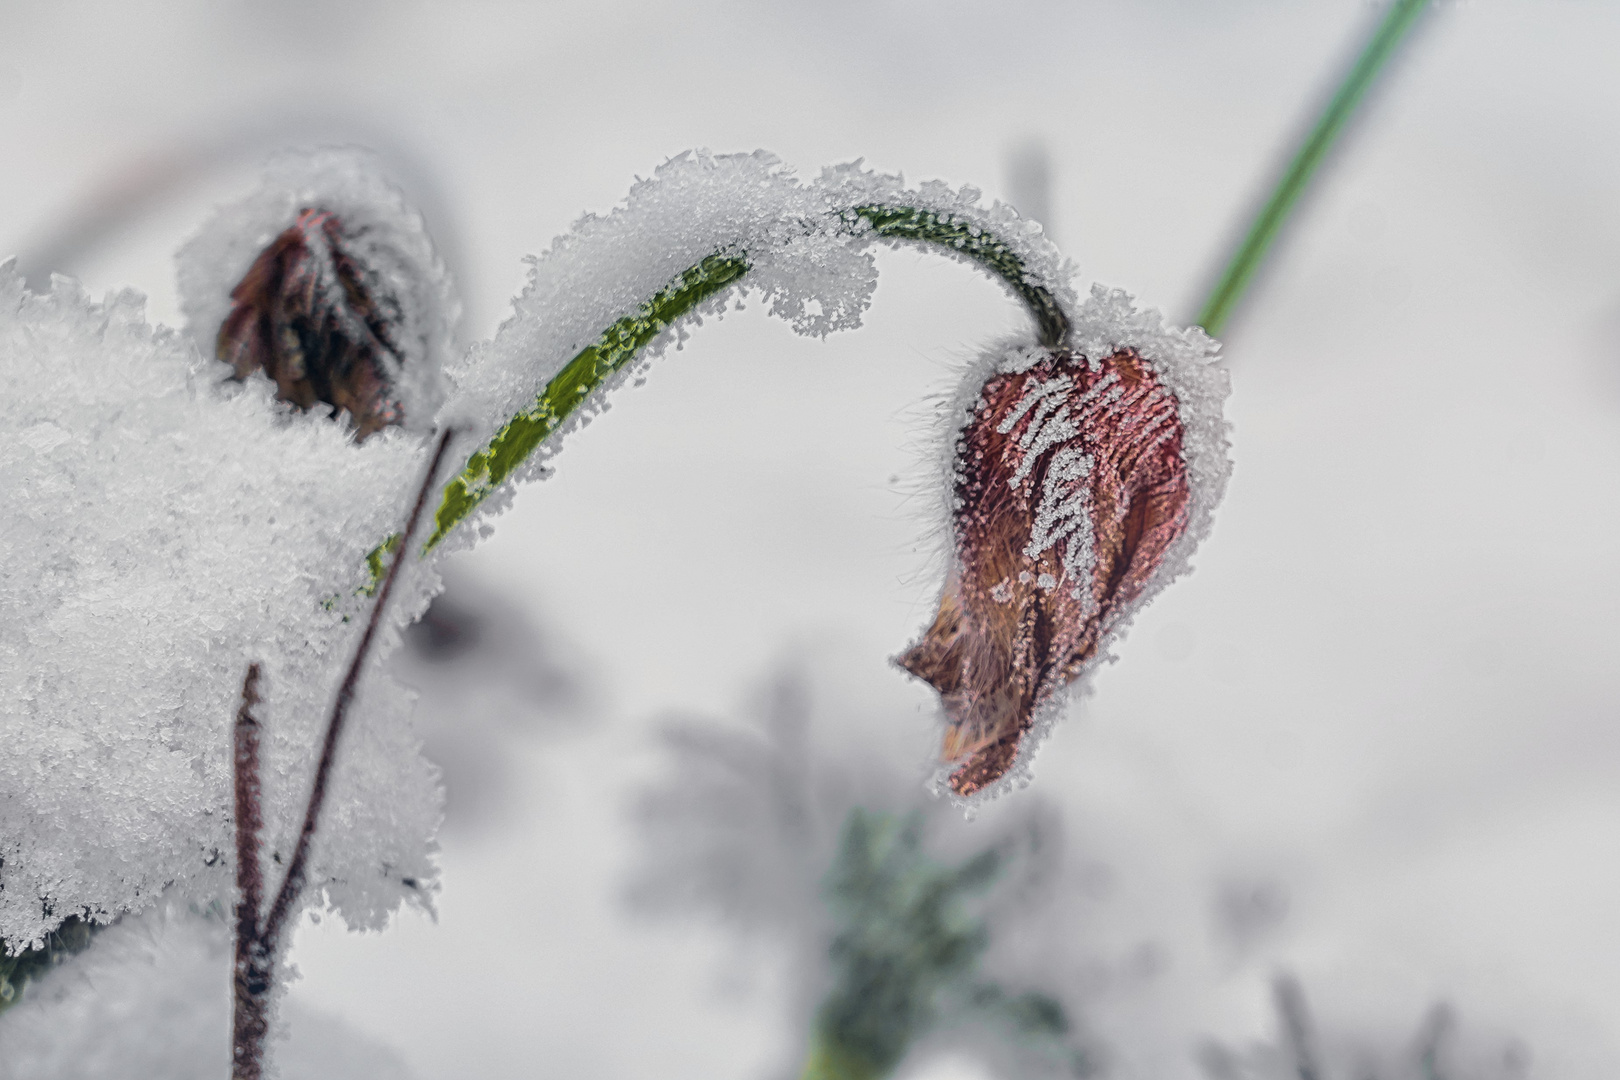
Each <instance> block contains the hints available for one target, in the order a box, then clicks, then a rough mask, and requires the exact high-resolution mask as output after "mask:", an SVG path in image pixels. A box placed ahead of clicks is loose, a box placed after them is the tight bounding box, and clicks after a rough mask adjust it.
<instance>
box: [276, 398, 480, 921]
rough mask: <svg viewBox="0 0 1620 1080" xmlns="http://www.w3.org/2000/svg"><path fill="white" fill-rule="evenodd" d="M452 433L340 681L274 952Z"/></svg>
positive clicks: (284, 887) (281, 896)
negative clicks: (357, 696) (358, 693)
mask: <svg viewBox="0 0 1620 1080" xmlns="http://www.w3.org/2000/svg"><path fill="white" fill-rule="evenodd" d="M454 435H455V432H454V430H452V429H446V430H445V432H444V434H443V435H440V436H439V445H438V447H437V448H436V449H435V450H434V451H433V460H432V461H431V462H429V463H428V467H427V474H426V475H425V476H423V477H422V484H421V486H420V487H419V488H418V489H417V491H416V502H415V504H414V505H413V506H412V507H411V514H410V517H408V518H406V520H405V532H404V534H403V536H402V537H401V538H400V544H399V550H398V552H397V553H396V554H395V555H394V561H393V562H392V563H390V564H389V566H388V576H387V577H385V578H383V582H382V588H380V589H378V590H377V601H376V603H374V604H373V605H372V606H371V618H369V619H368V620H366V631H365V633H364V634H362V635H360V644H359V645H358V646H357V647H356V648H355V650H354V659H353V660H352V661H350V663H349V670H348V673H347V674H345V675H344V676H343V683H342V685H341V686H339V687H338V693H337V699H336V700H335V701H333V702H332V711H331V713H330V714H328V716H327V718H326V739H325V741H324V742H323V743H322V744H321V758H320V762H319V764H317V765H316V766H315V782H314V784H313V785H312V787H311V788H310V793H309V804H308V805H307V806H306V807H305V808H304V827H303V828H302V829H301V830H299V833H298V846H297V847H295V848H294V849H293V856H292V861H291V862H290V863H289V864H288V865H287V878H286V880H285V881H283V882H282V883H281V890H280V891H279V892H278V893H276V899H275V903H274V904H272V905H271V907H270V914H269V916H268V917H267V918H266V919H265V921H264V930H263V933H262V937H263V939H264V941H265V943H266V944H267V945H268V946H269V947H270V949H271V950H272V951H274V949H275V946H276V944H277V939H278V938H279V937H280V935H281V930H282V926H283V924H284V923H285V922H286V921H287V916H288V914H289V913H290V912H291V911H292V906H293V904H294V902H296V901H297V899H298V894H299V893H300V892H302V891H303V888H304V875H305V873H306V866H305V864H306V863H307V862H308V861H309V846H310V842H311V841H312V840H313V839H314V838H315V826H316V825H317V824H318V823H319V821H320V817H321V807H322V806H324V805H325V803H326V785H327V780H328V778H329V777H330V776H331V773H332V763H333V761H334V760H336V758H337V745H338V739H339V738H340V737H341V736H342V735H343V724H344V721H345V720H346V719H347V718H348V715H349V705H350V703H351V702H352V701H353V700H354V692H355V688H356V687H357V686H359V684H360V672H361V671H362V669H364V667H365V664H366V658H367V657H368V656H370V655H371V643H372V641H373V640H374V639H375V638H376V636H377V627H378V626H380V625H381V624H382V614H383V609H384V608H386V607H387V606H388V597H389V594H391V593H392V592H393V590H394V579H395V578H397V577H399V570H400V567H401V566H403V565H404V564H405V559H406V556H407V555H408V554H409V553H410V550H411V539H412V537H414V536H415V535H416V526H417V524H418V522H420V521H421V519H422V508H423V507H424V506H426V505H427V496H428V491H429V489H431V488H432V486H433V478H434V477H435V476H437V475H438V474H439V466H440V465H441V464H442V463H443V461H444V454H445V451H446V450H447V449H449V447H450V440H451V438H452V437H454Z"/></svg>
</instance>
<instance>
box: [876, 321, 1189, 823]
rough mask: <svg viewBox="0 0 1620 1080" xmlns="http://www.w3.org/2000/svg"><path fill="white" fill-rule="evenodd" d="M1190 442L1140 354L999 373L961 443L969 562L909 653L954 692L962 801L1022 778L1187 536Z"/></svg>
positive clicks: (953, 748) (961, 538) (959, 468)
mask: <svg viewBox="0 0 1620 1080" xmlns="http://www.w3.org/2000/svg"><path fill="white" fill-rule="evenodd" d="M1181 443H1182V426H1181V418H1180V415H1179V412H1178V409H1177V402H1176V399H1175V397H1174V396H1173V395H1172V394H1171V393H1170V391H1169V390H1168V389H1166V388H1165V386H1164V385H1163V384H1161V382H1160V381H1159V379H1158V377H1157V376H1156V375H1155V373H1154V370H1153V368H1152V366H1151V365H1150V364H1148V363H1147V362H1146V361H1145V360H1143V358H1142V357H1141V356H1140V355H1138V354H1137V353H1136V351H1135V350H1132V349H1121V350H1119V351H1117V352H1115V353H1114V354H1113V355H1112V356H1109V357H1108V358H1106V359H1104V360H1102V361H1100V362H1099V361H1088V360H1087V359H1086V358H1085V357H1083V356H1077V355H1075V354H1073V353H1069V352H1066V351H1063V352H1052V353H1049V354H1048V355H1047V357H1046V358H1045V359H1043V360H1041V361H1039V362H1038V363H1036V364H1034V365H1033V366H1031V367H1028V368H1027V369H1025V370H1020V371H1016V372H1004V371H998V372H996V373H995V374H993V375H992V376H991V378H990V379H989V381H988V382H986V383H985V385H984V388H983V391H982V393H981V396H980V399H979V402H978V405H977V407H976V408H975V410H974V413H973V417H972V419H971V420H970V421H969V423H968V424H967V426H966V427H965V428H964V430H963V431H962V434H961V438H960V441H959V442H958V444H957V458H956V483H955V491H954V495H955V511H954V526H955V535H956V570H955V573H954V574H953V576H952V578H951V580H950V581H949V582H947V583H946V586H945V590H944V594H943V595H942V596H941V597H940V605H939V614H938V615H937V616H936V617H935V619H934V623H933V625H932V626H931V627H929V629H928V631H927V633H925V634H924V635H923V638H922V640H921V641H920V642H918V643H917V644H916V645H915V646H913V647H912V648H911V649H910V651H908V652H907V653H906V654H905V655H903V656H901V657H900V658H899V659H898V663H899V664H900V665H901V666H902V667H904V668H905V669H906V670H907V671H909V672H911V673H912V674H913V675H916V676H917V677H918V678H920V679H923V680H925V681H927V682H928V683H930V684H932V685H933V686H934V688H935V689H937V690H938V691H939V693H940V697H941V699H942V701H943V703H944V706H945V715H946V721H947V724H948V726H947V729H946V732H945V739H944V745H943V747H942V750H941V757H942V760H944V761H946V762H948V763H957V768H956V769H954V770H953V771H952V772H951V774H950V780H949V783H950V787H951V789H952V790H953V791H955V792H956V793H957V794H958V795H962V796H968V795H972V794H975V793H977V792H979V791H982V790H984V789H985V788H986V787H988V786H989V785H991V784H993V783H995V782H996V781H997V780H999V779H1001V778H1002V777H1003V776H1005V775H1006V774H1007V772H1008V771H1009V770H1010V769H1011V768H1012V767H1013V764H1014V762H1015V761H1016V760H1017V758H1018V752H1019V749H1020V747H1021V746H1022V744H1023V742H1024V739H1025V737H1026V736H1027V735H1028V733H1029V732H1030V730H1031V728H1032V727H1033V726H1034V722H1035V715H1036V712H1037V710H1039V709H1040V708H1041V707H1042V706H1044V705H1045V704H1046V703H1047V702H1048V701H1050V700H1051V698H1052V696H1053V695H1054V694H1056V693H1057V692H1058V691H1059V690H1060V689H1062V688H1063V687H1064V686H1066V685H1068V684H1069V682H1071V681H1072V680H1073V679H1074V678H1075V677H1076V676H1077V675H1078V674H1079V673H1080V671H1081V669H1082V668H1083V667H1084V666H1085V665H1086V663H1087V662H1088V661H1089V660H1091V659H1092V658H1093V657H1095V656H1096V654H1097V650H1098V648H1099V647H1100V645H1101V643H1102V639H1103V636H1104V634H1105V633H1106V632H1107V630H1108V629H1109V628H1110V627H1111V626H1112V624H1113V622H1114V620H1115V618H1116V617H1117V615H1118V613H1119V612H1120V611H1121V609H1122V607H1123V606H1124V605H1125V604H1128V603H1129V602H1130V601H1131V600H1133V599H1135V598H1136V597H1137V596H1139V595H1141V593H1142V591H1143V589H1144V588H1145V587H1146V586H1147V584H1148V581H1149V579H1150V578H1151V577H1152V576H1153V574H1154V571H1156V570H1157V569H1158V568H1159V566H1160V564H1161V563H1162V562H1163V561H1164V557H1165V554H1166V551H1167V550H1168V549H1169V547H1170V545H1171V544H1172V543H1173V542H1174V541H1175V540H1176V538H1177V537H1179V536H1180V535H1181V534H1182V533H1183V532H1184V531H1185V530H1186V528H1187V522H1188V507H1189V490H1188V481H1187V467H1186V464H1185V463H1184V461H1183V459H1182V445H1181Z"/></svg>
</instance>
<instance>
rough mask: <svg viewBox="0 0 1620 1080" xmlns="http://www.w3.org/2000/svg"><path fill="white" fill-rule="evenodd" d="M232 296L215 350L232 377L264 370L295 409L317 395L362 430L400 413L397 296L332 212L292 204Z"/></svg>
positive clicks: (383, 423)
mask: <svg viewBox="0 0 1620 1080" xmlns="http://www.w3.org/2000/svg"><path fill="white" fill-rule="evenodd" d="M231 299H232V300H233V301H235V305H234V306H233V307H232V309H231V313H230V315H229V316H228V317H227V318H226V319H225V324H224V325H223V326H221V327H220V330H219V339H218V342H217V346H216V355H217V356H218V357H219V358H220V359H221V360H223V361H225V362H226V363H228V364H230V365H231V367H232V368H234V369H235V371H236V377H237V378H238V379H244V378H246V377H247V376H248V375H249V374H251V373H252V372H254V371H257V370H263V371H264V373H265V374H266V375H268V376H269V377H270V378H271V379H272V380H273V381H274V382H275V384H276V390H277V392H276V396H277V397H278V398H280V399H281V400H283V401H290V402H292V403H293V404H294V405H297V406H298V407H299V408H302V409H307V408H309V407H310V406H311V405H314V404H315V403H316V402H317V401H324V402H326V403H327V404H329V405H331V406H332V407H333V408H335V409H338V410H340V411H347V412H348V413H349V415H350V416H352V417H353V418H354V424H355V429H356V432H357V435H358V437H359V438H362V439H364V438H365V437H366V436H367V435H370V434H371V433H372V432H374V431H378V430H380V429H382V428H384V427H388V426H390V425H394V424H399V423H401V422H403V420H404V410H403V408H402V407H401V405H400V402H399V399H398V397H397V395H396V394H395V392H394V372H396V371H397V370H398V369H399V364H400V362H401V360H402V357H401V355H400V350H399V348H398V347H397V345H396V343H395V340H394V338H395V328H396V327H398V325H399V323H400V307H399V302H398V300H397V299H396V298H395V297H394V296H393V294H392V292H391V291H390V290H389V289H388V288H387V286H386V285H385V284H384V283H383V282H382V281H381V280H380V279H379V278H378V276H377V275H376V274H373V273H371V272H369V271H368V270H367V268H366V267H365V266H364V265H363V264H362V263H361V262H360V261H359V260H358V259H356V258H355V257H354V256H353V255H352V254H351V253H350V251H349V246H348V244H347V242H346V240H345V237H344V234H343V226H342V223H341V222H339V221H338V219H337V217H336V215H334V214H331V213H329V212H328V211H325V210H308V209H306V210H302V211H300V212H299V214H298V221H297V223H296V224H294V225H293V226H292V227H290V228H288V229H287V230H286V231H285V232H283V233H282V234H281V235H280V236H278V237H276V239H275V240H274V241H272V242H271V244H270V246H269V247H267V248H265V249H264V251H263V252H262V253H261V254H260V255H259V257H258V258H257V259H256V260H254V263H253V265H252V266H251V267H249V268H248V272H247V274H246V276H244V277H243V278H242V281H241V283H240V284H238V285H237V286H236V288H235V289H233V290H232V291H231Z"/></svg>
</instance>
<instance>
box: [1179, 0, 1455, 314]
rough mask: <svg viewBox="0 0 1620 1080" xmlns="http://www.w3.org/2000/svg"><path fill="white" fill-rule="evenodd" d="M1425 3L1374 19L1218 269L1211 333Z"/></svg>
mask: <svg viewBox="0 0 1620 1080" xmlns="http://www.w3.org/2000/svg"><path fill="white" fill-rule="evenodd" d="M1427 5H1428V0H1395V2H1394V3H1392V4H1390V7H1389V12H1388V13H1387V14H1386V15H1385V16H1384V19H1383V21H1382V22H1381V23H1379V25H1378V30H1377V32H1376V33H1374V34H1373V36H1372V40H1371V41H1369V42H1367V47H1366V48H1365V49H1363V50H1362V52H1361V56H1360V57H1359V58H1358V59H1357V60H1356V63H1355V66H1354V67H1352V68H1351V69H1350V73H1349V74H1348V75H1347V76H1345V80H1344V83H1343V84H1342V85H1341V86H1340V87H1339V90H1338V92H1337V93H1336V94H1334V95H1333V100H1332V101H1330V102H1328V107H1327V110H1326V111H1325V112H1323V113H1322V116H1321V117H1320V119H1318V120H1317V121H1316V126H1315V127H1313V128H1312V129H1311V133H1310V135H1309V136H1308V137H1307V138H1306V140H1305V143H1304V145H1302V146H1301V147H1300V148H1299V151H1298V152H1297V153H1296V154H1295V155H1294V160H1293V161H1291V162H1289V164H1288V171H1287V172H1285V173H1283V177H1282V179H1281V180H1280V181H1279V182H1278V184H1277V187H1276V189H1275V190H1274V191H1273V192H1272V193H1271V198H1270V199H1268V200H1267V201H1266V205H1265V208H1264V209H1262V210H1261V211H1260V216H1259V217H1257V218H1256V219H1255V221H1254V224H1253V225H1252V226H1250V228H1249V233H1248V235H1247V236H1245V237H1244V238H1243V243H1242V244H1241V245H1240V246H1239V247H1238V249H1237V253H1236V254H1234V255H1233V256H1232V259H1231V261H1230V262H1229V263H1227V265H1226V271H1225V273H1223V274H1222V275H1221V280H1220V282H1219V283H1218V284H1217V285H1216V286H1215V289H1214V291H1213V292H1211V293H1210V296H1209V299H1208V300H1206V301H1205V302H1204V309H1203V311H1201V312H1200V313H1199V315H1198V325H1200V326H1202V327H1203V328H1204V330H1205V331H1206V332H1207V333H1209V334H1210V335H1212V336H1219V335H1220V333H1221V331H1222V330H1223V329H1224V328H1225V326H1226V320H1227V319H1228V318H1230V317H1231V315H1232V310H1233V309H1234V308H1235V307H1237V304H1238V301H1239V300H1241V299H1242V298H1243V293H1244V291H1245V290H1246V289H1247V288H1248V287H1249V282H1250V280H1251V279H1252V278H1253V277H1254V273H1255V271H1256V270H1258V269H1259V268H1260V264H1261V263H1262V262H1264V261H1265V258H1266V253H1267V251H1269V250H1270V248H1271V245H1272V242H1273V241H1275V240H1276V238H1277V233H1278V232H1279V231H1280V230H1281V229H1282V226H1283V222H1284V221H1286V220H1287V219H1288V214H1289V212H1290V211H1291V210H1293V208H1294V204H1295V203H1296V202H1298V201H1299V197H1300V195H1301V194H1302V193H1303V192H1304V190H1305V188H1306V186H1307V185H1308V184H1309V183H1310V181H1311V176H1312V174H1314V173H1315V172H1316V169H1317V166H1319V165H1320V164H1321V163H1322V159H1323V158H1324V157H1326V156H1327V152H1328V151H1329V150H1331V149H1332V148H1333V144H1334V142H1335V141H1337V139H1338V137H1339V134H1340V133H1341V132H1342V131H1343V130H1344V125H1345V122H1346V121H1347V120H1349V119H1350V116H1351V114H1352V113H1354V112H1355V109H1356V106H1357V105H1358V104H1359V103H1360V102H1361V99H1362V97H1363V95H1365V94H1366V92H1367V88H1368V87H1369V86H1371V85H1372V83H1373V80H1374V79H1376V78H1377V77H1378V73H1379V71H1381V70H1382V69H1383V67H1384V64H1385V63H1386V62H1387V61H1388V60H1389V58H1390V56H1391V55H1392V54H1393V53H1394V52H1395V47H1396V46H1397V45H1399V44H1400V43H1401V39H1402V38H1404V37H1405V36H1406V32H1407V31H1408V30H1410V29H1411V28H1412V26H1413V24H1414V23H1416V22H1417V18H1418V16H1419V15H1421V14H1422V13H1423V9H1424V8H1425V7H1426V6H1427Z"/></svg>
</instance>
